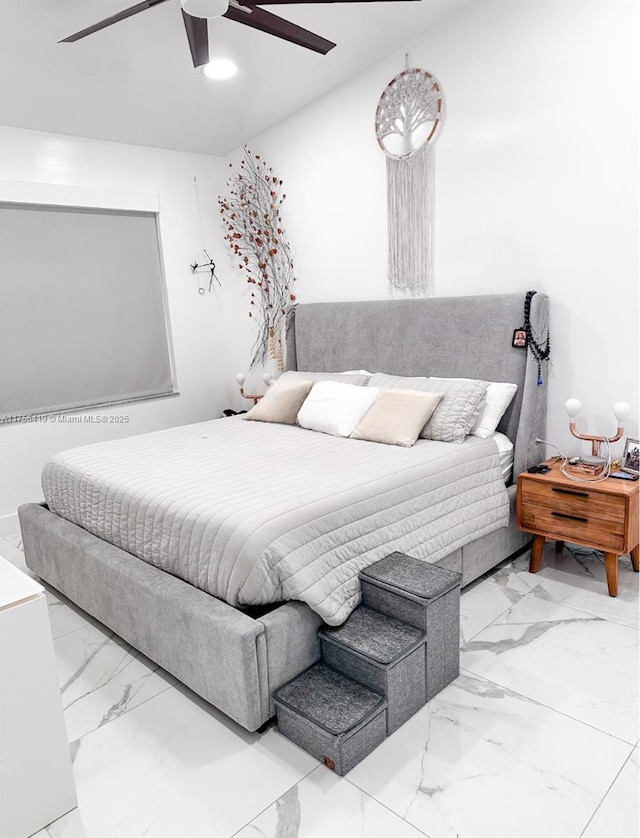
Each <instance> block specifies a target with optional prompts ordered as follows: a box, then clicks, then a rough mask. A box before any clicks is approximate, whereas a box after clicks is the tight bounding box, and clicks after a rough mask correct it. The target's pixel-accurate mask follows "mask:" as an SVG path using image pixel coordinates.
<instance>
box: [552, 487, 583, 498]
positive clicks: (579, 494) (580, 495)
mask: <svg viewBox="0 0 640 838" xmlns="http://www.w3.org/2000/svg"><path fill="white" fill-rule="evenodd" d="M551 491H552V492H558V493H559V494H561V495H573V497H576V498H588V497H589V493H588V492H575V491H573V490H572V489H552V490H551Z"/></svg>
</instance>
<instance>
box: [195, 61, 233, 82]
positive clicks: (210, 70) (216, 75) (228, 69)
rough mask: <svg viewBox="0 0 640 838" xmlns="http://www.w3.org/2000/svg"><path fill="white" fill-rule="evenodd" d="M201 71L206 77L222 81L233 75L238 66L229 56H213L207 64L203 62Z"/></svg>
mask: <svg viewBox="0 0 640 838" xmlns="http://www.w3.org/2000/svg"><path fill="white" fill-rule="evenodd" d="M202 72H203V73H204V74H205V76H206V77H207V78H208V79H213V80H214V81H224V80H225V79H230V78H233V76H235V74H236V73H237V72H238V67H237V65H236V64H235V62H233V61H232V60H231V59H230V58H214V59H213V60H212V61H210V62H209V63H208V64H204V65H203V67H202Z"/></svg>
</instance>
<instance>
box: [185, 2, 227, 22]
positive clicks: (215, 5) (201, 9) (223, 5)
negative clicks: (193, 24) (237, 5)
mask: <svg viewBox="0 0 640 838" xmlns="http://www.w3.org/2000/svg"><path fill="white" fill-rule="evenodd" d="M180 2H181V3H182V8H183V9H184V10H185V12H186V13H187V14H188V15H191V16H192V17H205V18H210V17H222V15H223V14H224V13H225V12H226V11H227V10H228V8H229V0H180Z"/></svg>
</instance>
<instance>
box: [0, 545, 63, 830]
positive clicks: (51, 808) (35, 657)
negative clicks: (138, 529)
mask: <svg viewBox="0 0 640 838" xmlns="http://www.w3.org/2000/svg"><path fill="white" fill-rule="evenodd" d="M75 805H76V793H75V786H74V782H73V774H72V772H71V758H70V755H69V746H68V744H67V732H66V729H65V724H64V716H63V712H62V699H61V697H60V689H59V687H58V679H57V676H56V667H55V660H54V654H53V641H52V639H51V626H50V625H49V612H48V610H47V601H46V599H45V596H44V589H43V587H42V585H40V584H39V583H38V582H36V581H35V580H34V579H32V578H31V577H29V576H27V575H26V574H24V573H22V572H21V571H20V570H18V569H17V568H16V567H14V566H13V565H12V564H11V563H10V562H8V561H7V560H6V559H3V558H2V557H1V556H0V835H1V836H3V838H26V836H28V835H32V834H33V833H34V832H37V831H38V830H40V829H42V827H44V826H46V825H47V824H48V823H51V821H53V820H55V819H56V818H59V817H60V816H61V815H64V814H65V813H66V812H68V811H69V810H70V809H73V808H74V807H75Z"/></svg>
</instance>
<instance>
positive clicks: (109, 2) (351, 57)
mask: <svg viewBox="0 0 640 838" xmlns="http://www.w3.org/2000/svg"><path fill="white" fill-rule="evenodd" d="M135 2H136V0H0V124H3V125H10V126H17V127H22V128H33V129H36V130H40V131H51V132H54V133H60V134H72V135H76V136H81V137H90V138H94V139H102V140H111V141H115V142H123V143H134V144H139V145H148V146H157V147H160V148H170V149H176V150H180V151H193V152H203V153H208V154H219V155H224V154H227V153H229V152H230V151H232V150H233V149H234V148H236V147H238V146H239V145H241V144H242V143H243V142H246V141H248V140H249V139H251V138H252V137H254V136H256V135H257V134H259V133H260V132H261V131H264V130H265V129H266V128H268V127H270V126H271V125H274V124H275V123H277V122H279V121H280V120H282V119H284V118H285V117H286V116H288V115H289V114H291V113H293V112H294V111H296V110H298V109H299V108H301V107H303V106H304V105H306V104H307V103H309V102H311V101H313V100H314V99H316V98H317V97H319V96H321V95H322V94H323V93H326V92H327V91H329V90H331V89H332V88H334V87H336V86H337V85H339V84H341V83H342V82H344V81H345V80H347V79H348V78H351V77H352V76H354V75H356V74H357V73H358V72H360V71H361V70H363V69H365V68H366V67H368V66H370V65H371V64H373V63H375V62H376V61H377V60H379V59H380V58H382V57H384V56H385V55H388V54H389V53H392V52H394V51H395V50H397V49H399V48H401V47H402V46H403V44H405V43H406V42H408V41H409V40H411V39H412V38H414V37H416V36H417V35H419V34H420V33H422V32H424V31H426V30H427V29H429V28H431V27H433V26H434V25H436V24H437V23H438V22H439V21H441V20H443V19H444V18H446V17H449V16H450V15H451V14H454V13H455V12H456V11H457V10H458V9H460V8H461V7H462V6H465V5H468V3H469V2H471V0H420V2H402V1H401V2H397V0H396V1H395V2H373V3H353V4H349V3H347V2H343V3H327V4H320V5H314V6H305V5H292V6H274V7H271V8H270V9H269V10H270V11H272V12H273V13H275V14H278V15H280V16H281V17H286V18H288V19H289V20H291V21H293V22H294V23H297V24H299V25H301V26H304V27H305V28H306V29H311V30H312V31H314V32H316V33H318V34H319V35H322V36H324V37H326V38H329V39H330V40H333V41H335V42H337V44H338V46H337V47H336V48H335V49H333V50H332V51H331V52H330V53H329V54H328V55H326V56H322V55H318V54H316V53H314V52H311V51H309V50H306V49H302V48H301V47H297V46H294V45H293V44H289V43H287V42H285V41H283V40H281V39H279V38H275V37H273V36H270V35H265V34H264V33H262V32H258V31H255V30H253V29H250V28H249V27H247V26H242V25H240V24H237V23H235V22H233V21H230V20H225V19H222V18H219V19H217V20H214V21H211V22H210V23H209V41H210V54H211V57H213V56H214V55H224V56H227V57H230V58H233V59H234V60H235V62H236V63H237V64H238V66H239V68H240V70H239V73H238V75H237V76H236V77H235V78H233V79H231V80H229V81H225V82H214V81H211V80H209V79H206V78H205V77H204V76H202V74H201V73H200V72H199V71H197V70H194V69H193V65H192V63H191V57H190V53H189V46H188V43H187V39H186V36H185V33H184V27H183V25H182V16H181V14H180V2H179V0H170V2H166V3H163V4H161V5H160V6H156V7H153V8H151V9H148V10H146V11H144V12H142V13H140V14H138V15H136V16H134V17H131V18H129V19H127V20H124V21H121V22H120V23H117V24H115V25H113V26H111V27H108V28H107V29H104V30H102V31H100V32H97V33H95V34H93V35H91V36H89V37H87V38H85V39H83V40H81V41H78V42H76V43H73V44H58V43H57V42H58V41H59V40H60V39H61V38H63V37H66V36H67V35H70V34H72V33H73V32H76V31H78V30H79V29H82V28H84V27H86V26H89V25H91V24H93V23H96V22H97V21H99V20H102V19H103V18H106V17H108V16H109V15H112V14H114V13H116V12H117V11H120V10H121V9H124V8H127V7H128V6H132V5H134V3H135ZM267 8H269V7H267Z"/></svg>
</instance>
